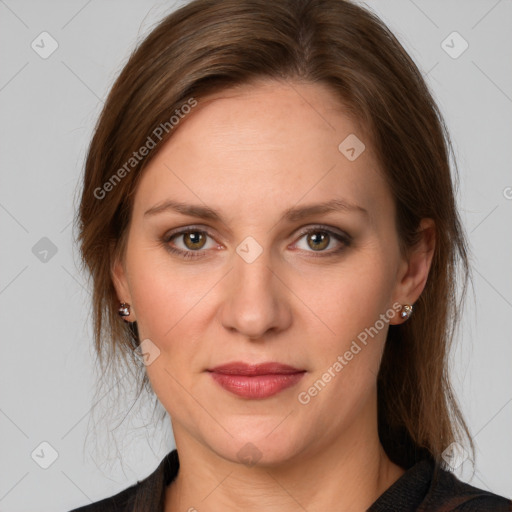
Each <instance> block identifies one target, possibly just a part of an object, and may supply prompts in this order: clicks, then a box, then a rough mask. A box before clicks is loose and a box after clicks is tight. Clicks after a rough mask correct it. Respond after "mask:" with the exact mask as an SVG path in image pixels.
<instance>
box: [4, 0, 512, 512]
mask: <svg viewBox="0 0 512 512" xmlns="http://www.w3.org/2000/svg"><path fill="white" fill-rule="evenodd" d="M173 5H174V4H172V3H171V2H160V3H157V2H152V1H149V0H147V1H146V0H137V1H135V0H133V1H129V2H127V1H126V0H125V1H121V0H108V1H103V2H100V1H98V0H89V1H84V0H66V1H64V0H62V1H55V0H52V1H45V2H42V1H28V0H5V1H4V0H0V49H1V62H2V64H1V67H0V108H1V112H2V116H1V118H0V119H1V120H0V130H1V137H0V163H1V165H0V169H1V187H0V225H1V230H2V231H1V233H2V243H1V245H0V315H1V319H2V350H3V354H4V356H3V357H2V358H1V360H0V433H1V435H0V511H2V512H6V511H9V512H20V511H42V510H44V511H49V510H54V511H67V510H69V509H71V508H74V507H76V506H78V505H82V504H87V503H89V502H90V501H95V500H98V499H100V498H102V497H105V496H108V495H112V494H114V493H116V492H118V491H120V490H122V489H124V488H126V487H127V486H128V485H131V484H133V483H135V482H136V480H137V479H142V478H143V477H145V476H146V475H148V474H149V473H150V472H151V471H153V469H154V468H155V467H156V465H157V464H158V462H159V461H160V460H161V459H162V458H163V456H164V455H165V454H166V453H167V452H168V451H169V450H170V449H171V447H173V438H172V433H171V432H170V429H167V430H165V429H164V430H163V431H162V429H155V430H154V431H152V430H151V426H149V427H147V428H146V427H144V426H143V425H145V423H146V422H147V420H140V419H139V416H138V415H135V416H134V417H133V418H130V419H129V422H130V424H131V428H129V429H128V430H126V431H123V430H122V428H121V429H118V430H117V431H116V433H117V437H116V439H117V440H116V442H117V445H116V448H117V449H118V450H119V452H120V453H121V454H122V459H123V463H124V465H123V466H120V465H119V464H118V461H117V460H115V458H113V456H112V454H111V455H109V456H108V457H110V458H109V459H108V462H106V461H105V458H106V457H107V455H106V454H107V451H108V450H107V448H105V449H104V450H102V449H99V450H98V451H96V452H95V451H94V446H93V445H94V442H96V441H97V442H98V443H100V444H101V442H102V439H101V435H102V432H99V433H98V437H97V438H96V437H94V439H92V440H90V439H88V438H86V435H87V431H88V429H89V428H90V425H89V420H90V418H91V410H92V399H93V395H92V393H93V385H94V379H95V378H96V376H95V374H94V370H93V367H94V355H93V352H92V349H91V329H90V326H89V316H88V315H89V303H90V293H89V291H88V286H87V281H86V277H85V276H83V275H80V273H79V271H78V270H77V269H78V267H77V261H78V258H77V250H76V248H74V247H73V243H72V240H73V239H72V236H73V233H72V226H71V222H72V218H73V213H74V200H76V199H75V194H76V189H77V186H78V183H79V178H80V175H81V172H82V169H83V160H84V156H85V151H86V147H87V143H88V141H89V138H90V135H91V132H92V128H93V125H94V122H95V121H96V118H97V116H98V114H99V111H100V108H101V106H102V102H103V99H104V98H105V97H106V93H107V91H108V89H109V87H110V86H111V85H112V83H113V80H114V79H115V77H116V75H117V73H118V72H119V71H120V69H121V68H122V65H123V64H124V63H125V61H126V59H127V57H128V55H129V53H130V51H131V49H132V48H133V46H134V44H135V42H136V40H137V38H141V37H142V36H143V35H144V34H147V32H148V31H149V30H150V29H151V27H152V26H153V25H154V23H155V22H157V21H158V20H159V19H161V17H163V16H164V15H165V14H166V13H168V12H169V11H170V10H172V8H173ZM366 5H368V6H370V8H372V9H373V10H374V11H376V12H377V13H378V14H379V15H380V16H381V18H382V19H383V20H384V21H385V22H386V23H387V24H388V25H389V27H390V28H391V29H392V31H393V32H394V33H395V34H396V35H397V37H398V38H399V40H400V41H401V42H402V44H403V45H404V46H405V48H406V50H408V51H409V53H410V54H411V56H412V57H413V59H414V60H415V61H416V62H417V64H418V66H419V67H420V69H421V70H422V72H423V73H424V74H425V76H426V77H427V81H428V83H429V85H430V87H431V88H432V90H433V92H434V96H435V98H436V100H437V101H438V103H439V105H440V108H441V110H442V112H443V114H444V115H445V118H446V121H447V124H448V128H449V130H450V133H451V135H452V137H453V141H454V146H455V150H456V158H457V161H458V164H459V168H460V173H461V184H460V190H459V193H458V197H457V199H458V202H459V206H460V209H461V214H462V218H463V221H464V224H465V227H466V229H467V233H468V235H469V240H470V244H471V249H472V251H473V258H472V263H473V269H474V277H475V281H474V283H475V297H476V300H475V301H474V302H473V300H472V291H471V289H470V290H469V295H468V303H467V308H466V310H465V313H464V318H463V328H462V329H461V331H460V332H459V336H458V344H457V346H456V349H455V350H454V352H453V382H454V385H455V388H456V390H457V392H458V396H459V399H460V402H461V405H462V408H463V412H464V413H465V415H466V418H467V420H468V423H469V426H470V429H471V431H472V433H473V435H474V436H475V443H476V446H477V459H476V472H475V474H474V476H473V475H472V474H471V466H470V465H469V464H468V463H467V462H465V463H464V464H463V465H462V466H461V467H460V468H459V469H458V470H457V471H456V474H457V475H458V476H459V477H460V478H461V479H464V480H466V481H471V483H472V484H473V485H475V486H477V487H482V488H484V489H489V490H491V491H493V492H496V493H499V494H503V495H506V496H508V497H511V496H512V471H511V469H510V461H511V460H512V439H511V436H510V432H511V425H512V385H511V384H512V372H511V371H510V368H511V363H512V343H511V335H510V326H509V323H508V322H509V320H510V318H511V316H512V267H511V265H510V261H512V260H511V258H510V256H511V254H512V236H511V235H512V230H511V226H512V222H511V221H512V188H511V187H512V172H511V167H510V162H511V147H512V123H511V114H512V55H511V53H512V52H511V48H512V2H511V1H510V0H501V1H496V0H489V1H487V0H479V1H475V0H473V1H468V0H464V1H463V0H458V1H454V0H451V1H446V0H442V1H441V0H436V1H432V0H430V1H426V0H414V1H413V0H385V1H383V0H379V1H376V0H375V1H371V2H367V3H366ZM43 31H47V32H48V33H49V34H51V36H52V38H54V39H55V40H56V41H57V43H58V45H59V46H58V48H57V50H56V51H55V52H54V53H53V54H52V55H50V56H49V57H48V58H46V59H43V58H42V57H41V56H40V55H39V54H38V53H36V51H34V50H33V49H32V47H31V43H32V42H33V41H34V40H35V41H36V43H37V42H38V41H40V38H39V37H38V36H39V34H41V32H43ZM453 31H457V32H458V33H459V34H460V35H461V36H462V37H463V38H464V40H466V41H467V42H468V44H469V47H468V49H467V50H466V51H465V52H464V53H462V54H461V55H460V56H458V58H453V57H452V56H450V55H448V53H446V51H445V50H444V49H443V47H442V42H443V41H444V40H445V39H446V38H447V36H449V34H451V33H452V32H453ZM45 37H46V36H45ZM45 41H46V43H45V49H46V51H47V50H48V49H49V48H51V47H50V40H49V39H46V40H45ZM448 41H450V39H448ZM39 44H40V46H42V45H41V43H39ZM450 44H451V45H452V46H453V47H454V48H453V49H452V52H453V51H457V50H458V49H460V48H461V46H460V44H461V41H460V40H459V41H457V40H455V41H454V43H450ZM41 50H42V49H41ZM41 50H40V51H41ZM45 237H46V238H47V239H49V241H51V242H49V241H48V240H46V239H44V240H42V241H41V239H43V238H45ZM34 247H35V248H34ZM45 250H48V251H49V252H47V253H45V252H44V251H45ZM55 250H56V253H55V254H53V252H55ZM52 251H53V252H52ZM432 321H435V318H433V319H432ZM122 385H123V386H124V387H128V385H129V382H125V383H124V384H122ZM108 403H109V399H108V397H105V399H103V400H100V401H99V402H97V403H96V405H95V407H94V409H95V410H96V409H97V410H101V409H102V408H106V407H108V405H107V404H108ZM131 405H132V402H131V401H130V400H129V399H127V400H126V404H121V406H120V409H121V410H123V409H126V410H128V409H130V406H131ZM127 421H128V420H127ZM137 422H138V423H137ZM139 427H141V428H139ZM105 439H106V438H105ZM43 442H46V443H49V444H50V445H51V447H53V450H55V452H56V454H57V458H56V460H55V461H54V462H53V464H51V465H50V466H49V467H48V468H47V469H43V468H41V467H40V466H39V465H38V464H36V462H35V461H34V460H33V458H32V457H31V454H32V453H33V452H34V450H36V452H39V453H41V446H40V445H41V443H43ZM103 442H106V441H103ZM107 444H108V443H107ZM109 446H110V445H109ZM42 448H43V451H44V453H45V456H48V454H50V453H51V451H52V449H51V448H48V447H47V445H43V447H42ZM114 455H115V454H114ZM471 478H472V479H471Z"/></svg>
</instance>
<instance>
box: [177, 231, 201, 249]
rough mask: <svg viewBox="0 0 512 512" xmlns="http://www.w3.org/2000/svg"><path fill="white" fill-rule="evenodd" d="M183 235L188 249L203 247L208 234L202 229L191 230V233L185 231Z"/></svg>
mask: <svg viewBox="0 0 512 512" xmlns="http://www.w3.org/2000/svg"><path fill="white" fill-rule="evenodd" d="M182 236H183V241H184V243H185V245H186V246H187V248H188V249H201V248H202V247H203V246H204V243H205V240H206V236H205V235H204V233H201V232H200V231H190V232H189V233H184V234H183V235H182Z"/></svg>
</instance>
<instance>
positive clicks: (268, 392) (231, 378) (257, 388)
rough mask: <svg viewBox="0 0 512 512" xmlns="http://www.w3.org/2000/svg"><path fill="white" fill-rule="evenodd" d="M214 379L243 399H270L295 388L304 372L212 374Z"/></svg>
mask: <svg viewBox="0 0 512 512" xmlns="http://www.w3.org/2000/svg"><path fill="white" fill-rule="evenodd" d="M211 376H212V377H213V379H214V380H215V381H216V382H217V383H219V384H220V385H221V386H222V387H223V388H224V389H226V390H227V391H230V392H231V393H234V394H235V395H238V396H241V397H243V398H252V399H258V398H268V397H270V396H273V395H276V394H277V393H279V392H280V391H283V389H286V388H289V387H291V386H294V385H295V384H297V382H299V380H300V379H302V377H303V376H304V372H300V373H288V374H271V375H253V376H251V377H249V376H247V375H228V374H225V373H215V372H211Z"/></svg>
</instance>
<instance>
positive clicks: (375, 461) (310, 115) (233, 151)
mask: <svg viewBox="0 0 512 512" xmlns="http://www.w3.org/2000/svg"><path fill="white" fill-rule="evenodd" d="M352 133H354V134H356V135H357V136H358V138H359V139H360V140H362V141H363V142H365V144H366V150H365V151H363V152H362V153H361V154H360V156H359V157H358V158H357V159H356V160H354V161H350V160H349V159H347V158H346V157H345V156H344V155H343V154H342V153H341V152H340V151H339V150H338V145H339V144H340V142H342V141H343V140H344V139H345V138H346V137H347V136H348V135H349V134H352ZM248 184H250V186H247V185H248ZM168 199H172V200H175V201H180V202H185V203H191V204H196V205H197V204H198V205H201V206H208V207H210V208H213V209H215V210H218V211H219V212H220V213H221V215H222V219H223V221H221V222H219V221H213V220H210V219H201V218H195V217H191V216H188V215H184V214H182V213H178V212H173V211H166V212H163V213H159V214H157V215H151V216H149V215H146V216H145V215H144V213H145V212H146V211H147V210H148V209H149V208H151V207H153V206H155V205H158V204H161V203H162V202H164V201H166V200H168ZM330 199H343V200H345V201H349V202H351V203H355V204H357V205H360V206H361V207H363V208H365V209H366V210H367V212H368V214H367V215H363V214H361V213H357V212H356V211H340V212H334V213H328V214H316V215H313V216H310V217H307V218H304V219H300V220H297V221H295V222H292V223H289V222H285V221H284V220H283V212H284V210H286V209H287V208H290V207H297V206H304V205H305V204H312V203H318V202H324V201H327V200H330ZM318 224H324V225H326V226H328V227H330V228H333V229H332V230H333V231H334V232H336V231H341V232H345V233H348V234H349V235H350V236H351V237H352V242H351V243H350V244H349V245H345V244H344V243H343V242H339V241H337V240H336V238H335V237H334V236H331V237H330V238H329V239H328V242H329V243H328V244H327V242H326V243H325V244H324V245H321V248H320V249H319V248H317V246H316V245H315V244H314V240H313V242H312V240H311V238H312V237H311V235H310V236H308V235H302V234H301V233H302V229H303V228H305V227H306V228H308V227H315V225H318ZM190 226H193V228H192V229H190V231H189V235H190V233H197V231H201V230H206V231H208V232H209V233H210V235H211V237H210V236H206V239H205V240H204V242H201V243H199V244H197V240H198V238H197V235H196V238H193V239H189V238H188V237H187V236H186V235H185V236H183V235H181V236H176V237H174V238H173V239H172V240H171V241H167V242H165V241H162V239H163V238H164V236H165V235H166V234H167V233H169V232H171V230H175V229H177V228H187V227H190ZM324 229H325V228H324ZM420 229H421V233H422V238H421V241H420V243H419V244H418V245H417V246H416V247H415V248H414V249H411V250H410V251H409V253H408V254H407V255H405V256H404V257H403V256H401V254H400V251H399V245H398V235H397V232H396V227H395V206H394V203H393V199H392V196H391V193H390V191H389V189H388V188H387V185H386V183H385V181H384V179H383V175H382V172H381V171H380V169H379V165H378V162H377V161H376V159H375V157H374V155H373V153H372V150H371V146H370V143H369V140H366V141H365V136H364V133H363V132H362V131H361V129H360V127H359V126H358V124H357V123H354V122H353V121H352V120H351V119H350V118H349V117H348V116H347V115H346V114H345V113H344V111H343V109H342V108H341V105H339V104H338V103H337V102H336V98H335V96H334V95H333V93H332V92H331V91H330V90H329V89H327V88H326V87H324V86H322V85H319V84H314V85H313V84H306V83H297V82H275V81H272V82H267V81H261V82H257V83H253V84H251V85H245V86H242V87H238V88H236V89H230V90H224V91H222V93H219V94H216V95H214V96H210V97H208V98H203V99H201V101H200V102H199V105H198V106H197V107H195V108H194V109H193V111H192V112H191V113H190V114H189V115H188V116H187V117H186V118H185V119H184V120H182V121H181V122H180V124H179V126H178V127H177V128H176V132H175V133H174V135H173V137H172V138H171V139H170V140H168V141H167V142H166V143H165V144H164V145H163V146H162V147H161V148H160V150H159V152H158V154H156V155H155V158H154V159H153V160H152V161H151V162H150V164H149V165H148V167H147V168H146V170H145V171H144V175H143V177H142V179H141V181H140V183H139V185H138V188H137V191H136V194H135V198H134V206H133V215H132V218H131V222H130V225H129V231H128V240H127V246H126V253H125V255H124V257H123V258H122V259H119V260H118V261H117V262H116V264H115V265H114V267H113V272H112V277H113V281H114V285H115V287H116V291H117V294H118V298H119V300H120V301H125V302H128V303H130V304H131V314H130V316H129V317H128V318H127V320H129V321H135V320H137V322H138V328H139V334H140V339H141V340H144V339H150V340H151V343H152V344H154V345H153V346H156V347H158V350H159V351H160V353H159V355H158V357H157V358H156V359H155V360H154V361H153V362H151V364H149V365H148V366H147V367H146V370H147V374H148V377H149V379H150V382H151V385H152V387H153V389H154V391H155V393H156V394H157V396H158V398H159V400H160V402H161V403H162V405H163V406H164V407H165V408H166V410H167V411H168V413H169V415H170V417H171V421H172V427H173V432H174V437H175V441H176V446H177V449H178V453H179V457H180V470H179V473H178V476H177V478H176V479H175V481H174V482H173V483H172V484H171V485H170V486H169V487H168V488H167V493H166V500H165V510H166V512H170V511H178V510H180V511H182V510H183V511H187V510H198V511H201V512H203V511H218V510H223V511H239V510H246V511H260V510H265V511H280V512H287V511H294V512H295V511H297V510H303V509H306V510H308V512H316V511H325V510H351V511H358V510H361V511H363V510H365V509H366V508H367V507H369V506H370V505H371V504H372V503H373V502H374V501H375V500H376V499H377V498H378V497H379V496H380V495H381V494H382V493H383V492H384V491H385V490H386V489H387V488H388V487H389V486H390V485H391V484H392V483H393V482H395V481H396V480H397V479H398V478H399V477H400V476H401V475H402V474H403V473H404V469H403V468H401V467H399V466H397V465H395V464H394V463H392V462H391V461H390V460H389V458H388V457H387V455H386V453H385V452H384V450H383V448H382V446H381V444H380V442H379V438H378V431H377V395H376V393H377V385H376V378H377V377H376V376H377V373H378V368H379V364H380V360H381V356H382V351H383V348H384V343H385V339H386V335H387V331H388V327H389V324H399V323H401V322H403V321H404V320H403V319H401V318H400V317H399V315H398V314H395V315H394V316H393V317H392V318H391V319H390V320H389V323H386V322H384V324H385V325H384V327H383V328H382V329H381V330H379V332H378V334H377V335H375V336H374V337H373V338H369V339H368V340H369V341H368V344H367V345H366V346H364V348H363V349H362V350H361V351H360V352H359V353H358V354H357V355H355V356H354V357H353V359H352V360H350V361H349V362H348V364H346V365H345V366H344V367H343V369H342V370H341V371H340V372H338V373H336V376H335V377H333V378H332V379H331V381H330V382H329V383H328V384H327V385H326V386H325V387H324V388H323V389H322V390H321V391H320V392H318V394H317V395H316V396H314V397H311V400H310V401H309V403H307V404H302V403H300V402H299V400H298V394H299V393H300V392H303V391H307V390H308V388H310V387H311V386H312V384H313V383H314V382H315V381H317V380H318V379H319V378H321V377H322V375H323V374H324V373H325V372H326V370H327V369H328V368H329V367H332V365H333V363H334V362H335V361H336V360H337V357H338V356H339V355H343V354H344V353H345V352H346V351H347V350H348V349H349V347H350V345H351V343H352V341H353V340H355V339H356V337H357V335H358V334H359V333H361V332H362V331H364V329H365V328H369V327H370V326H374V324H375V323H376V321H377V320H378V319H379V318H380V315H381V314H384V313H385V312H386V311H388V310H390V309H391V310H392V311H393V309H392V307H393V304H396V303H400V304H413V303H414V302H415V301H416V300H417V299H418V297H419V296H420V294H421V292H422V290H423V289H424V286H425V283H426V280H427V277H428V272H429V269H430V265H431V261H432V255H433V249H434V241H435V236H434V234H435V232H434V225H433V223H432V221H431V220H430V219H423V221H422V223H421V225H420ZM319 232H320V233H322V229H317V231H316V232H315V233H316V234H317V236H318V233H319ZM248 236H250V237H253V238H254V239H255V240H256V241H257V243H258V244H259V245H260V246H261V248H262V250H263V252H262V253H261V254H260V255H259V256H258V257H257V258H256V259H255V260H254V261H252V262H251V263H248V262H247V261H246V260H244V259H243V258H242V257H241V256H240V255H239V254H238V253H237V252H236V249H237V247H238V246H239V244H240V243H241V242H242V241H244V239H245V238H246V237H248ZM313 238H314V236H313ZM308 241H309V243H308ZM194 243H196V246H194ZM166 244H167V245H168V246H174V247H176V248H178V249H182V250H184V251H187V250H188V252H194V251H195V252H196V253H197V252H198V251H200V252H202V255H201V256H202V257H199V258H197V259H195V260H194V259H191V260H186V259H184V258H183V257H180V256H178V255H173V254H171V253H169V252H168V251H167V250H166V249H165V246H166ZM194 247H196V248H194ZM197 247H199V248H197ZM340 247H341V248H343V250H342V251H341V252H340V253H338V254H334V252H333V251H334V250H336V249H337V248H340ZM251 250H254V249H251ZM328 253H331V254H332V255H331V256H329V255H328ZM395 313H396V312H395ZM240 360H241V361H246V362H250V363H260V362H267V361H278V362H281V363H285V364H289V365H292V366H294V367H297V368H300V369H305V370H306V374H305V376H304V377H303V378H302V380H301V381H300V382H299V384H297V385H296V386H293V387H291V388H288V389H286V390H284V391H282V392H280V393H278V394H277V395H274V396H272V397H270V398H266V399H260V400H250V399H245V398H241V397H238V396H235V395H233V394H231V393H229V392H228V391H226V390H224V389H223V388H221V387H220V386H219V385H218V384H217V383H216V382H215V381H214V380H213V379H212V378H211V376H210V374H209V373H207V372H206V371H205V370H206V369H207V368H212V367H214V366H216V365H219V364H223V363H227V362H231V361H240ZM247 443H252V445H254V446H255V447H256V448H257V450H258V452H257V453H258V454H257V455H254V461H255V462H256V463H255V464H252V463H251V464H244V463H243V462H242V461H241V460H240V459H239V457H238V456H237V454H238V452H239V450H240V449H241V448H243V447H244V446H245V445H247ZM258 457H259V459H258ZM256 459H258V460H257V461H256Z"/></svg>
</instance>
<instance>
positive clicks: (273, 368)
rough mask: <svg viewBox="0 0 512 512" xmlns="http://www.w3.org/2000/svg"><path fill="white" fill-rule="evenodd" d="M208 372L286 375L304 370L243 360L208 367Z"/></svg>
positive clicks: (280, 364) (284, 365)
mask: <svg viewBox="0 0 512 512" xmlns="http://www.w3.org/2000/svg"><path fill="white" fill-rule="evenodd" d="M207 371H209V372H214V373H224V374H227V375H288V374H292V373H301V372H304V371H305V370H300V369H299V368H294V367H293V366H290V365H287V364H282V363H276V362H268V363H260V364H250V363H244V362H243V361H235V362H233V363H227V364H222V365H220V366H215V368H208V370H207Z"/></svg>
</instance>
